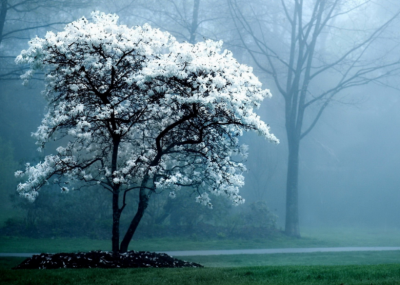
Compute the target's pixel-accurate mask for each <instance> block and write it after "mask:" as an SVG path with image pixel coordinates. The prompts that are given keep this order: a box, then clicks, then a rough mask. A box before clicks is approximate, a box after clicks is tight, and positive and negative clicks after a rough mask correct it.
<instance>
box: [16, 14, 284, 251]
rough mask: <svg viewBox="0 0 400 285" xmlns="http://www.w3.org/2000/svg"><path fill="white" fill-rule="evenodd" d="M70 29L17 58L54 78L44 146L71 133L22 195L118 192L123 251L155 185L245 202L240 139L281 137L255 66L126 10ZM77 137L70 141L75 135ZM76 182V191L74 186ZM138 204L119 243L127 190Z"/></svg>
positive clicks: (115, 242)
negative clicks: (57, 190) (91, 189)
mask: <svg viewBox="0 0 400 285" xmlns="http://www.w3.org/2000/svg"><path fill="white" fill-rule="evenodd" d="M92 17H93V19H94V22H93V23H91V22H89V21H88V20H86V19H85V18H81V19H79V20H77V21H75V22H72V23H71V24H69V25H67V26H66V27H65V29H64V31H62V32H59V33H57V34H54V33H52V32H49V33H47V35H46V36H45V38H44V39H41V38H35V39H33V40H31V41H30V43H29V45H30V46H29V49H28V50H24V51H22V52H21V54H20V55H19V56H18V58H17V62H18V63H28V64H29V65H30V66H31V68H30V70H29V71H28V72H27V73H26V74H25V75H24V76H23V78H24V79H25V80H28V79H29V77H30V76H32V74H33V73H34V71H36V70H43V71H44V73H45V77H46V81H47V84H46V89H45V92H44V94H45V96H46V99H47V100H48V102H49V103H48V112H47V114H46V115H45V117H44V119H43V121H42V124H41V125H40V126H39V128H38V130H37V132H36V133H35V134H34V136H35V137H36V139H37V141H38V144H39V145H40V148H43V147H44V146H45V144H46V143H47V142H48V141H49V140H59V139H61V138H63V140H62V141H63V142H65V143H63V144H62V145H60V146H59V147H58V148H57V154H54V155H47V156H46V157H45V158H44V161H42V162H40V163H38V164H37V165H35V166H30V165H29V164H27V167H26V169H25V171H17V172H16V175H17V176H20V177H23V176H26V177H27V180H26V181H25V182H24V183H20V184H19V185H18V188H17V190H18V192H19V193H20V194H21V195H22V196H25V197H26V198H28V199H30V200H34V199H35V197H36V196H37V195H38V193H39V192H38V191H39V189H40V188H41V187H42V186H44V185H45V184H47V183H58V184H60V187H61V189H62V191H66V192H68V191H69V190H70V189H69V188H70V187H71V186H70V185H75V187H77V185H78V186H79V187H81V185H85V186H93V185H98V187H100V188H104V189H106V190H108V191H109V192H110V193H111V194H112V209H113V226H112V250H113V252H115V253H118V252H125V251H127V249H128V245H129V242H130V240H131V238H132V236H133V234H134V232H135V230H136V228H137V226H138V224H139V222H140V220H141V218H142V216H143V213H144V211H145V209H146V207H147V204H148V201H149V198H150V196H151V194H152V193H156V192H160V191H163V190H168V191H170V196H171V197H172V198H173V197H175V195H176V192H177V191H178V190H180V189H185V188H186V189H188V190H190V191H195V192H197V193H198V194H197V195H196V196H197V197H196V201H197V202H199V203H201V204H204V205H207V206H208V207H210V208H211V207H212V204H211V201H210V198H209V195H208V194H209V193H212V194H215V195H224V196H226V197H228V198H229V199H231V200H232V202H233V203H234V204H236V205H237V204H240V203H243V202H244V199H242V198H241V196H240V195H239V190H238V189H239V187H241V186H242V185H243V183H244V180H243V176H242V172H243V171H244V170H245V167H244V165H243V164H242V163H240V162H237V161H235V160H234V159H233V157H236V156H237V155H244V154H245V149H244V148H242V147H240V145H239V143H238V137H239V136H240V135H242V132H243V130H254V131H256V132H258V133H259V134H260V135H263V136H264V137H266V138H267V139H269V140H271V141H274V142H278V140H277V139H276V138H275V137H274V135H272V134H270V133H269V127H268V126H267V125H266V124H265V123H264V122H262V121H261V120H260V118H259V117H258V116H257V115H256V114H255V113H254V112H253V109H254V108H255V107H258V106H259V104H260V102H261V101H262V100H263V98H264V97H268V96H270V93H269V91H267V90H262V89H261V84H260V82H259V81H258V79H257V78H256V77H255V76H254V75H253V73H252V70H251V68H249V67H247V66H244V65H241V64H239V63H238V62H237V61H236V60H235V59H234V58H233V57H232V54H231V53H230V52H228V51H221V43H220V42H213V41H206V42H201V43H198V44H196V45H192V44H189V43H178V42H177V41H176V40H175V39H174V38H173V37H172V36H171V35H169V34H168V33H165V32H160V31H159V30H157V29H152V28H151V27H150V26H148V25H145V26H143V27H135V28H128V27H126V26H123V25H117V20H118V17H117V16H116V15H105V14H102V13H98V12H95V13H93V14H92ZM66 141H67V142H66ZM72 189H73V188H71V190H72ZM130 191H137V192H138V194H139V205H138V209H137V212H136V214H135V216H134V217H133V219H132V222H131V224H130V226H129V228H128V230H127V233H126V234H125V236H124V238H123V239H122V242H121V244H119V239H120V237H119V220H120V216H121V213H122V211H123V210H124V208H125V207H126V205H127V198H126V197H127V196H126V195H127V193H128V192H130Z"/></svg>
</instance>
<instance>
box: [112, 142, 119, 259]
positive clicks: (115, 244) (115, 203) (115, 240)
mask: <svg viewBox="0 0 400 285" xmlns="http://www.w3.org/2000/svg"><path fill="white" fill-rule="evenodd" d="M119 143H120V138H119V137H117V138H114V140H113V152H112V160H111V174H112V175H113V174H114V172H115V171H116V170H117V159H118V147H119ZM113 176H114V175H113ZM112 183H113V182H112ZM112 210H113V225H112V237H111V242H112V252H113V254H114V257H116V256H118V255H119V220H120V217H121V209H120V208H119V184H113V192H112Z"/></svg>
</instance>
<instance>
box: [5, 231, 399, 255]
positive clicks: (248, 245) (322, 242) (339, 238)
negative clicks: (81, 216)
mask: <svg viewBox="0 0 400 285" xmlns="http://www.w3.org/2000/svg"><path fill="white" fill-rule="evenodd" d="M399 236H400V230H390V231H388V230H386V231H384V230H369V229H368V230H366V229H348V228H347V229H326V230H321V229H319V230H313V229H308V230H304V233H303V237H302V238H301V239H296V238H289V237H287V236H284V235H280V234H277V235H276V236H273V237H271V238H269V239H255V240H229V239H216V240H206V239H204V240H203V239H190V238H186V239H174V238H163V239H151V238H150V239H133V240H132V242H131V245H130V249H134V250H148V251H169V250H171V251H172V250H207V249H253V248H290V247H335V246H336V247H337V246H400V238H399ZM110 247H111V241H109V240H92V239H89V238H54V239H49V238H47V239H34V238H21V237H0V252H62V251H63V252H74V251H89V250H109V249H110Z"/></svg>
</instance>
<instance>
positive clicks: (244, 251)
mask: <svg viewBox="0 0 400 285" xmlns="http://www.w3.org/2000/svg"><path fill="white" fill-rule="evenodd" d="M396 250H399V251H400V247H315V248H267V249H227V250H184V251H158V252H163V253H166V254H168V255H171V256H199V255H235V254H282V253H313V252H355V251H396ZM34 254H39V253H0V257H6V256H9V257H31V256H32V255H34Z"/></svg>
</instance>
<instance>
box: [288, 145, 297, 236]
mask: <svg viewBox="0 0 400 285" xmlns="http://www.w3.org/2000/svg"><path fill="white" fill-rule="evenodd" d="M288 146H289V157H288V166H287V176H286V221H285V233H286V234H287V235H289V236H293V237H300V229H299V207H298V194H299V193H298V178H299V148H300V140H296V139H293V140H289V141H288Z"/></svg>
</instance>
